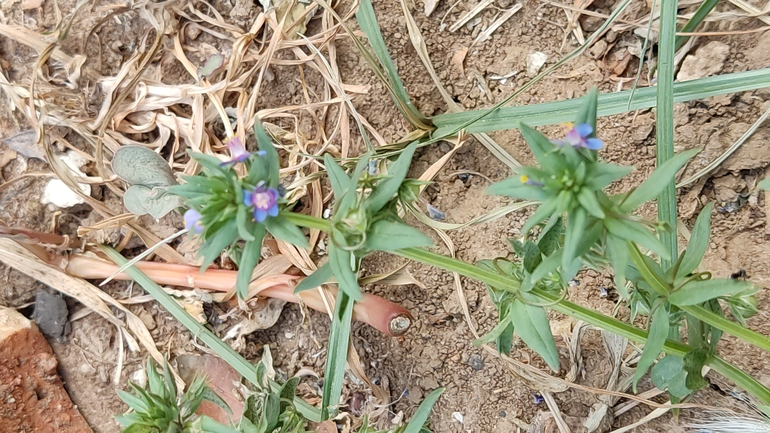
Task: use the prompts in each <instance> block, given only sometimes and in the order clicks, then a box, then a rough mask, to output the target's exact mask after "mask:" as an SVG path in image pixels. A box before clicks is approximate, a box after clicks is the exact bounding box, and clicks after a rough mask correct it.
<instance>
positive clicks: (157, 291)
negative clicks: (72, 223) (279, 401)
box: [100, 245, 321, 422]
mask: <svg viewBox="0 0 770 433" xmlns="http://www.w3.org/2000/svg"><path fill="white" fill-rule="evenodd" d="M100 248H101V250H102V252H104V254H106V255H107V256H108V257H109V258H110V259H112V260H113V261H114V262H115V263H117V264H118V265H123V264H125V263H126V262H128V260H126V258H125V257H123V256H122V255H121V254H120V253H119V252H117V251H115V250H114V249H112V248H110V247H108V246H105V245H101V246H100ZM126 273H127V274H128V275H130V276H131V278H133V279H134V281H136V282H137V283H139V285H140V286H142V287H143V288H144V290H146V291H147V292H148V293H149V294H151V295H152V296H153V297H154V298H155V299H156V300H157V301H158V303H159V304H160V305H161V306H163V308H165V309H166V310H168V312H169V313H171V315H173V316H174V318H176V319H177V320H179V322H181V323H182V325H184V326H185V327H186V328H187V329H189V330H190V332H191V333H192V334H193V335H194V336H195V337H196V338H198V339H200V340H201V341H203V342H204V343H205V344H206V345H207V346H209V347H210V348H211V349H213V350H214V352H216V353H217V355H219V356H220V357H222V359H224V360H225V361H226V362H227V363H228V364H230V366H231V367H233V368H234V369H235V371H237V372H238V373H239V374H240V375H241V376H243V377H244V378H245V379H246V380H248V381H249V382H251V383H253V384H255V385H257V383H256V380H257V378H256V374H255V367H254V366H253V365H252V364H251V363H249V361H247V360H246V359H244V358H243V357H242V356H241V355H240V354H239V353H238V352H236V351H235V350H233V348H232V347H230V346H228V345H227V344H226V343H225V342H223V341H222V340H220V339H219V337H217V336H216V335H214V334H213V333H212V332H211V331H209V330H208V328H206V327H205V326H203V325H201V324H200V323H198V321H197V320H195V319H194V318H193V317H192V316H191V315H190V314H189V313H188V312H187V311H185V309H184V307H182V306H181V305H180V304H179V303H178V302H176V301H175V300H174V299H173V298H172V297H171V296H169V295H168V294H167V293H166V292H165V291H163V289H161V288H160V286H158V285H157V284H156V283H155V282H154V281H152V280H151V279H150V278H149V277H148V276H147V275H145V274H144V272H142V271H141V270H139V268H137V267H136V266H131V267H129V268H127V269H126ZM270 387H271V388H272V389H273V391H276V392H278V391H279V390H280V389H281V386H280V385H278V383H276V382H273V381H271V382H270ZM294 405H295V407H296V408H297V410H298V411H299V412H300V413H301V414H302V415H303V416H304V417H305V418H307V419H308V420H310V421H313V422H320V421H321V416H320V413H319V411H318V409H317V408H315V407H313V406H311V405H309V404H307V403H305V401H304V400H302V399H300V398H295V399H294Z"/></svg>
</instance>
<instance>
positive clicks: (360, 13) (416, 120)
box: [356, 0, 430, 129]
mask: <svg viewBox="0 0 770 433" xmlns="http://www.w3.org/2000/svg"><path fill="white" fill-rule="evenodd" d="M356 19H357V20H358V25H359V26H360V27H361V30H363V32H364V33H365V34H366V37H367V38H369V44H370V45H371V46H372V50H373V51H374V55H375V56H377V60H379V62H380V64H381V65H382V67H383V68H384V69H385V74H386V75H387V76H388V81H389V82H390V90H391V96H392V97H393V99H395V102H396V104H398V105H399V107H401V108H402V109H403V110H405V111H406V113H405V117H406V118H407V120H409V122H410V123H412V125H413V126H414V127H416V128H420V129H430V120H428V119H427V118H426V117H425V116H423V115H422V113H420V111H419V110H418V109H417V107H415V106H414V104H413V103H412V100H411V99H410V98H409V94H408V93H407V92H406V89H405V88H404V83H403V81H401V77H400V76H399V75H398V71H397V70H396V65H395V64H394V63H393V59H391V58H390V54H388V48H387V47H386V46H385V40H384V39H383V38H382V33H381V32H380V25H379V24H378V23H377V17H376V16H375V15H374V8H373V7H372V2H371V1H370V0H361V4H359V5H358V10H357V11H356Z"/></svg>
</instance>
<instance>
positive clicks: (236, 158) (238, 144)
mask: <svg viewBox="0 0 770 433" xmlns="http://www.w3.org/2000/svg"><path fill="white" fill-rule="evenodd" d="M225 145H227V148H228V149H230V156H232V159H231V160H229V161H225V162H223V163H222V164H220V165H221V166H226V165H235V164H237V163H239V162H243V161H246V160H247V159H249V157H251V155H259V156H265V155H266V154H267V152H265V151H264V150H260V151H257V152H254V153H250V152H248V151H247V150H246V146H245V145H244V144H243V140H241V139H240V137H233V138H231V139H229V140H228V141H227V143H225Z"/></svg>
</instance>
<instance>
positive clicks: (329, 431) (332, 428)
mask: <svg viewBox="0 0 770 433" xmlns="http://www.w3.org/2000/svg"><path fill="white" fill-rule="evenodd" d="M315 429H316V431H317V432H318V433H337V425H335V424H334V421H332V420H328V421H324V422H322V423H319V424H316V425H315Z"/></svg>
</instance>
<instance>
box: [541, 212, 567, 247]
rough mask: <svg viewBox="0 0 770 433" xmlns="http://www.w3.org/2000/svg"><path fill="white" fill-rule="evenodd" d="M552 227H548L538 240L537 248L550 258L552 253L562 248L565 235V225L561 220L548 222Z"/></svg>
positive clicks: (556, 219)
mask: <svg viewBox="0 0 770 433" xmlns="http://www.w3.org/2000/svg"><path fill="white" fill-rule="evenodd" d="M548 223H549V224H550V227H548V226H546V228H545V229H544V232H543V233H542V234H541V235H540V238H539V239H538V240H537V247H538V248H539V249H540V252H541V253H543V255H544V256H550V255H551V253H553V252H554V251H556V249H558V248H559V247H560V243H561V236H562V234H563V233H564V223H563V222H562V219H561V218H554V220H553V221H549V222H548Z"/></svg>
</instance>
